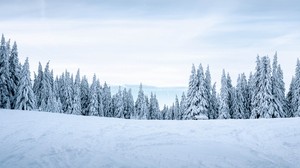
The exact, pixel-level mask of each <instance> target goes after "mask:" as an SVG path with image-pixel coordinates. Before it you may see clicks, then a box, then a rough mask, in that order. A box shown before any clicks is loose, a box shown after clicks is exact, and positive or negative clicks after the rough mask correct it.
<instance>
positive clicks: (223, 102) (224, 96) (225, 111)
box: [218, 70, 230, 119]
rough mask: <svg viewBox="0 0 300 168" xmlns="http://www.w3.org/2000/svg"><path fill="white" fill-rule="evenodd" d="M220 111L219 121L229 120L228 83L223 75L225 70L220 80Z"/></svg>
mask: <svg viewBox="0 0 300 168" xmlns="http://www.w3.org/2000/svg"><path fill="white" fill-rule="evenodd" d="M220 96H221V97H220V110H219V116H218V118H219V119H229V118H230V111H229V104H228V101H229V91H228V82H227V78H226V75H225V70H223V74H222V80H221V93H220Z"/></svg>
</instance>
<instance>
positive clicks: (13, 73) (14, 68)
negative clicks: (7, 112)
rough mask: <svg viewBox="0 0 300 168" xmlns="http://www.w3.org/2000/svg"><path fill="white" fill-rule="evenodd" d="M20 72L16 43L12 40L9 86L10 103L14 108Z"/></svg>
mask: <svg viewBox="0 0 300 168" xmlns="http://www.w3.org/2000/svg"><path fill="white" fill-rule="evenodd" d="M20 73H21V66H20V63H19V57H18V48H17V43H16V42H14V44H13V47H12V50H11V54H10V57H9V74H10V78H9V80H10V82H9V85H10V86H11V89H10V103H11V108H12V109H14V108H15V103H16V96H17V90H18V87H19V84H20V80H21V74H20Z"/></svg>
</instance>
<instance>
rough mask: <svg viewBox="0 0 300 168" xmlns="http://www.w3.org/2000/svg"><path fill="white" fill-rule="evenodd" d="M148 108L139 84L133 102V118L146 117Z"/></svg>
mask: <svg viewBox="0 0 300 168" xmlns="http://www.w3.org/2000/svg"><path fill="white" fill-rule="evenodd" d="M148 112H149V109H148V107H147V102H146V96H145V95H144V91H143V86H142V84H140V89H139V92H138V97H137V100H136V102H135V118H136V119H147V115H148V114H147V113H148Z"/></svg>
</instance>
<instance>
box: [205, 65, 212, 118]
mask: <svg viewBox="0 0 300 168" xmlns="http://www.w3.org/2000/svg"><path fill="white" fill-rule="evenodd" d="M205 87H206V88H205V92H206V97H207V102H208V113H207V117H208V118H209V119H213V114H212V113H213V111H212V110H213V109H212V107H211V106H212V104H211V103H212V100H211V99H212V97H211V96H212V95H211V94H212V85H211V75H210V70H209V66H207V68H206V72H205Z"/></svg>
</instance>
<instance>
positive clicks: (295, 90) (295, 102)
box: [292, 59, 300, 117]
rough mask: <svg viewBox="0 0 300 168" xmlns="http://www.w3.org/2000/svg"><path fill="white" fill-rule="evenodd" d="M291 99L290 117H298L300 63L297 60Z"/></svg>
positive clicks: (299, 106) (299, 111) (299, 113)
mask: <svg viewBox="0 0 300 168" xmlns="http://www.w3.org/2000/svg"><path fill="white" fill-rule="evenodd" d="M293 87H294V88H293V94H292V95H293V97H292V107H293V109H292V113H293V114H292V115H293V116H295V117H299V116H300V61H299V59H298V60H297V65H296V75H295V80H294V85H293Z"/></svg>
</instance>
